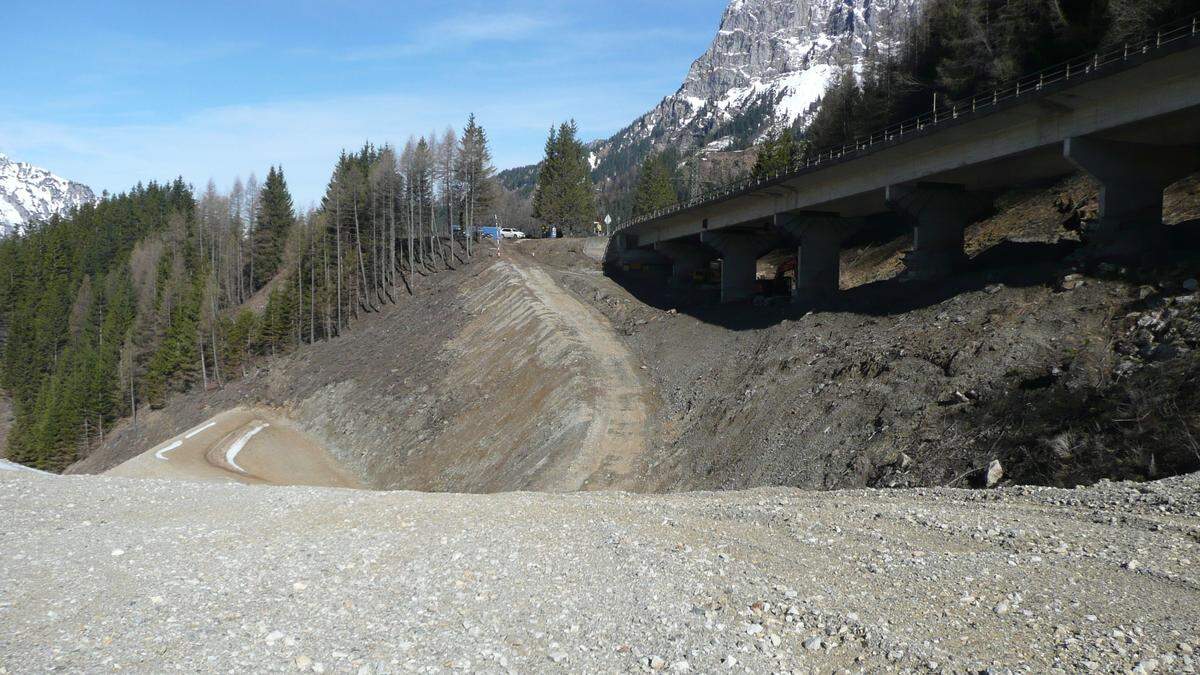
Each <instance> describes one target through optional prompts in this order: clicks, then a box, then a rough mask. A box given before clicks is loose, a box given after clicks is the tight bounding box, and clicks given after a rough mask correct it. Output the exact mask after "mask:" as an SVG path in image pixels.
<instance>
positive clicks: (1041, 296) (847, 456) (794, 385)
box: [523, 176, 1200, 490]
mask: <svg viewBox="0 0 1200 675" xmlns="http://www.w3.org/2000/svg"><path fill="white" fill-rule="evenodd" d="M1166 203H1167V221H1168V223H1169V224H1171V227H1169V228H1168V231H1169V234H1170V236H1171V237H1172V239H1173V241H1175V242H1176V246H1175V247H1174V249H1173V251H1172V256H1171V257H1170V258H1168V259H1167V260H1166V261H1165V262H1163V263H1161V264H1157V265H1155V266H1151V267H1136V266H1130V267H1120V266H1116V265H1099V266H1096V265H1092V264H1088V263H1086V261H1085V260H1084V259H1083V258H1082V257H1080V255H1079V254H1080V251H1079V249H1080V244H1079V239H1080V235H1079V231H1080V229H1081V228H1084V227H1086V226H1087V224H1088V222H1089V220H1090V219H1092V218H1094V216H1095V213H1096V196H1095V186H1094V185H1092V184H1090V183H1089V182H1088V181H1087V180H1085V179H1082V178H1078V177H1077V178H1070V179H1066V180H1064V181H1062V182H1061V183H1059V184H1056V185H1053V186H1049V187H1038V188H1029V189H1022V190H1017V191H1013V192H1011V193H1008V194H1006V195H1002V196H1001V197H1000V199H998V201H997V204H998V210H997V212H996V213H995V214H993V215H992V216H990V217H989V218H987V219H986V220H984V221H981V222H979V223H976V224H973V225H972V226H971V227H970V228H968V231H967V250H968V253H969V254H970V255H971V256H972V260H971V263H970V266H969V268H968V269H967V270H965V271H964V272H963V273H961V274H957V275H955V276H954V277H952V278H950V279H947V280H943V281H939V282H927V283H919V282H912V281H906V280H905V279H904V278H902V277H901V276H899V273H900V272H901V270H902V269H903V265H902V258H903V254H904V251H905V249H906V248H907V247H908V246H909V245H911V241H909V240H908V239H906V237H905V236H903V235H901V236H897V233H902V232H903V227H899V228H898V229H897V227H896V226H895V225H894V224H888V223H885V224H883V225H882V226H881V227H879V228H877V230H876V231H875V232H873V233H868V235H867V236H863V237H859V238H858V239H857V240H856V241H853V242H851V243H850V245H849V246H848V247H847V248H846V249H845V250H844V251H843V257H842V269H843V273H842V285H843V291H842V292H841V293H840V294H839V297H838V298H837V299H835V300H833V301H831V302H827V303H825V304H822V305H813V306H808V307H796V306H792V305H790V304H789V303H788V302H787V298H768V299H765V300H764V299H761V298H760V299H759V301H757V302H755V303H753V304H751V303H745V304H741V305H735V306H718V305H716V304H715V303H714V302H713V299H714V297H715V288H707V289H706V288H705V287H703V286H701V287H699V288H697V289H693V290H691V291H687V292H684V291H680V290H672V289H667V288H666V287H665V286H664V285H663V284H662V283H661V282H660V280H659V279H658V278H655V277H653V276H651V277H649V278H646V277H638V276H636V275H634V274H619V275H618V276H616V278H615V280H614V278H609V277H606V276H605V275H604V274H603V273H602V271H601V269H600V265H599V264H598V263H596V262H595V261H594V259H593V258H591V257H589V256H587V255H585V251H584V250H583V246H582V245H579V244H575V245H574V246H572V245H569V244H568V245H564V244H562V243H559V242H554V243H553V246H552V248H551V249H550V250H547V251H542V250H541V249H538V248H536V246H537V245H539V244H541V242H535V246H534V247H532V248H527V249H523V251H524V252H525V253H526V254H532V255H534V256H535V259H536V260H537V261H539V263H541V264H544V265H547V266H548V267H550V268H551V269H552V270H553V272H554V274H555V276H556V278H557V279H558V281H559V283H560V284H562V285H564V286H567V287H568V288H571V289H572V290H573V291H574V292H575V293H576V294H577V295H578V296H579V297H580V298H583V299H585V300H588V301H590V302H591V303H592V304H594V305H595V306H596V307H598V308H599V309H601V311H604V312H605V313H606V314H607V315H608V317H609V319H610V320H611V321H612V323H613V324H614V325H615V326H617V327H618V329H620V330H621V331H622V332H623V333H625V335H626V339H627V341H628V343H629V344H630V345H631V347H632V349H633V350H634V352H635V353H636V354H638V355H639V356H640V358H641V359H642V362H643V364H644V365H645V367H646V368H647V370H648V373H649V376H650V379H651V380H652V381H653V382H654V385H655V386H656V387H657V389H658V392H659V394H660V396H661V398H662V399H663V405H662V407H661V409H660V412H659V417H658V418H657V419H656V420H655V422H656V426H657V428H658V429H659V434H658V437H657V445H656V448H655V450H654V452H653V453H652V458H653V460H652V465H651V467H650V477H649V480H650V486H651V487H652V488H653V489H658V490H678V489H737V488H747V487H755V486H761V485H792V486H799V487H806V488H818V489H824V488H839V487H856V486H864V485H873V486H903V485H947V484H948V485H958V486H967V485H974V484H979V483H982V482H983V480H984V469H985V468H986V467H987V466H988V465H989V464H990V462H991V461H992V460H999V461H1000V462H1001V464H1002V465H1003V467H1004V471H1005V475H1006V480H1010V481H1015V482H1018V483H1034V484H1047V485H1061V486H1072V485H1077V484H1087V483H1091V482H1094V481H1096V480H1099V479H1101V478H1106V477H1108V478H1130V479H1152V478H1155V477H1161V476H1167V475H1175V474H1179V473H1184V472H1188V471H1194V470H1196V469H1197V468H1200V413H1198V412H1197V411H1198V410H1200V390H1197V388H1196V387H1195V386H1194V382H1195V381H1196V379H1197V377H1200V295H1198V294H1197V289H1196V278H1197V277H1200V245H1198V244H1197V241H1196V240H1197V239H1200V237H1198V235H1200V220H1196V218H1197V217H1200V180H1198V177H1196V176H1193V177H1191V178H1189V179H1186V180H1184V181H1181V182H1180V183H1178V184H1177V185H1175V186H1173V187H1172V188H1171V189H1170V190H1168V192H1167V199H1166ZM872 237H874V239H872ZM761 267H762V264H761V263H760V272H761V271H762V270H761Z"/></svg>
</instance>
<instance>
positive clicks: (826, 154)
mask: <svg viewBox="0 0 1200 675" xmlns="http://www.w3.org/2000/svg"><path fill="white" fill-rule="evenodd" d="M1197 38H1200V13H1197V14H1194V15H1192V16H1191V17H1189V18H1187V19H1183V20H1181V21H1177V22H1173V23H1170V24H1167V25H1165V26H1163V27H1161V28H1159V29H1157V30H1155V31H1154V32H1153V33H1152V34H1148V35H1147V36H1146V37H1145V38H1143V39H1140V40H1135V41H1129V42H1125V43H1123V44H1122V45H1120V46H1116V47H1113V48H1112V49H1108V50H1105V51H1097V52H1093V53H1091V54H1088V55H1086V56H1081V57H1079V58H1076V59H1072V60H1070V61H1065V62H1063V63H1060V64H1057V65H1054V66H1050V67H1048V68H1045V69H1043V70H1040V71H1038V72H1036V73H1033V74H1030V75H1026V76H1023V77H1021V78H1018V79H1016V80H1014V81H1011V82H1009V83H1008V84H1007V85H1005V86H1003V87H1000V88H997V89H993V90H992V91H990V92H988V93H985V94H978V95H976V96H972V97H971V98H970V99H969V100H964V101H960V102H956V103H953V104H951V105H950V106H949V107H947V108H944V109H941V110H939V109H937V108H935V109H933V110H932V111H930V112H927V113H924V114H922V115H918V116H916V117H913V118H910V119H907V120H904V121H903V122H897V123H895V124H892V125H891V126H888V127H886V128H884V129H880V130H879V131H876V132H874V133H872V134H871V135H869V136H866V137H863V138H857V139H855V140H854V142H852V143H847V144H845V145H841V146H838V147H832V148H827V149H825V150H822V151H820V152H817V153H815V154H808V153H806V154H805V155H804V157H802V158H801V159H799V160H797V161H796V162H794V163H792V165H791V166H789V167H788V168H787V169H785V170H782V171H778V172H776V173H773V174H769V175H766V176H759V177H749V178H743V179H740V180H736V181H733V182H731V183H727V184H725V185H722V186H720V187H717V188H713V189H711V190H707V191H705V192H703V193H701V194H699V195H696V196H695V197H693V198H691V199H689V200H687V201H684V202H679V203H676V204H673V205H671V206H667V207H664V208H661V209H657V210H655V211H652V212H650V213H647V214H644V215H642V216H638V217H637V218H632V219H630V220H628V221H626V222H624V223H621V224H620V225H618V226H617V227H616V228H614V229H613V232H614V233H615V232H619V231H621V230H622V229H624V228H627V227H630V226H633V225H637V224H640V223H645V222H648V221H652V220H657V219H659V218H662V217H665V216H669V215H672V214H675V213H680V212H682V211H687V210H688V209H692V208H696V207H697V206H702V205H705V204H710V203H713V202H717V201H721V200H723V199H725V198H727V197H731V196H734V195H738V194H742V193H746V192H753V191H754V190H756V189H758V188H761V187H766V186H768V185H772V184H774V183H777V182H779V181H781V180H786V179H788V178H793V177H795V176H798V175H800V174H803V173H807V172H809V171H811V170H812V169H814V168H819V167H821V166H822V165H825V164H829V163H830V162H832V161H835V160H842V159H845V158H850V157H856V156H861V155H865V154H868V153H870V152H872V151H873V150H875V149H876V148H877V147H883V146H887V145H888V144H891V143H892V142H894V141H896V140H898V139H903V138H908V137H911V136H913V135H914V134H918V133H920V134H924V133H928V131H929V130H930V129H931V128H932V127H937V126H940V125H947V124H948V123H949V122H951V121H955V120H959V119H963V118H967V117H977V116H981V115H984V114H987V113H990V112H992V111H994V110H995V109H996V108H997V107H999V106H1000V105H1002V104H1006V103H1007V102H1009V101H1012V100H1014V99H1025V98H1034V97H1035V96H1037V95H1039V94H1041V93H1042V92H1043V91H1045V90H1046V89H1047V88H1048V87H1052V86H1054V85H1060V84H1062V83H1064V82H1068V81H1071V80H1081V79H1084V78H1089V77H1094V76H1096V74H1097V73H1098V72H1102V71H1104V69H1105V67H1106V66H1113V65H1114V64H1120V63H1125V62H1127V61H1129V60H1130V59H1131V58H1138V57H1141V56H1143V55H1148V54H1151V53H1153V52H1156V51H1159V50H1162V49H1164V48H1166V47H1171V46H1174V45H1175V44H1176V43H1178V42H1180V41H1181V40H1194V39H1197Z"/></svg>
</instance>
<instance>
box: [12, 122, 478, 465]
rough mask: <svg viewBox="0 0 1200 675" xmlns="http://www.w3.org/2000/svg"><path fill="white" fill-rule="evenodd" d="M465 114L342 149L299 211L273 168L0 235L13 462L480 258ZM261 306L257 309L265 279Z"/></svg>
mask: <svg viewBox="0 0 1200 675" xmlns="http://www.w3.org/2000/svg"><path fill="white" fill-rule="evenodd" d="M493 173H494V169H493V168H492V166H491V160H490V153H489V151H488V148H487V137H486V134H485V133H484V131H483V129H482V127H480V126H479V125H478V124H476V122H475V120H474V118H473V117H472V118H471V119H470V120H469V121H468V124H467V126H466V128H465V129H464V131H463V133H462V135H461V137H460V136H459V134H457V133H456V132H454V131H453V130H451V129H447V131H446V133H445V134H443V135H442V136H441V137H439V138H435V137H433V136H430V137H428V138H420V139H412V140H410V141H409V142H408V144H407V145H406V147H405V148H404V150H403V151H401V152H397V151H396V150H394V149H393V148H391V147H389V146H384V147H382V148H377V147H375V146H371V145H367V146H365V147H363V148H362V149H361V150H360V151H358V152H356V153H343V155H342V156H341V157H340V158H339V159H338V161H337V163H336V166H335V168H334V171H333V174H332V177H331V179H330V182H329V186H328V189H327V191H326V194H325V197H324V198H323V200H322V204H321V206H320V207H319V208H317V209H314V210H312V211H310V212H308V213H303V214H297V213H296V212H295V209H294V207H293V203H292V197H291V194H290V192H289V191H288V187H287V182H286V180H285V178H284V173H283V169H282V168H281V167H272V168H271V169H270V171H269V172H268V174H267V177H266V180H265V181H264V183H263V185H262V187H261V188H259V186H258V183H257V181H256V180H255V178H254V177H253V176H251V178H250V179H249V180H248V181H247V182H246V183H242V182H241V181H240V180H238V181H237V182H235V184H234V185H233V187H232V188H231V189H230V190H229V191H228V192H227V193H224V194H222V193H220V192H218V190H217V188H216V187H215V185H213V184H212V183H211V182H210V184H209V185H208V186H207V188H206V189H205V190H204V191H203V192H198V191H194V190H193V188H192V187H191V186H189V185H186V184H185V183H184V182H183V180H182V179H177V180H175V181H173V182H171V183H169V184H157V183H150V184H149V185H144V186H143V185H139V186H137V187H135V188H134V189H132V190H130V191H129V192H126V193H122V194H119V195H115V196H110V197H107V198H105V199H104V200H102V201H100V202H99V203H98V204H96V205H94V206H93V205H87V206H84V207H82V208H80V209H79V210H77V211H75V212H73V213H72V214H71V215H70V216H69V217H66V218H54V219H52V220H50V221H49V222H45V223H36V224H32V225H31V226H29V227H27V228H26V229H25V232H24V233H22V234H19V235H14V236H9V237H6V238H3V239H0V271H2V272H0V351H2V353H3V359H2V361H0V365H2V367H0V388H2V389H4V390H5V391H7V392H8V394H9V395H10V396H11V399H12V409H13V418H14V421H13V425H12V429H11V431H10V433H9V434H8V443H7V449H6V450H5V452H6V454H7V456H8V457H9V458H10V459H13V460H15V461H18V462H21V463H24V464H28V465H30V466H35V467H38V468H42V469H47V470H61V469H63V468H64V467H66V466H67V465H69V464H71V463H72V462H74V461H76V460H77V459H78V458H80V457H82V456H84V455H86V454H87V453H88V451H89V450H90V449H91V448H92V447H94V446H95V445H96V444H98V443H99V442H101V441H102V440H103V437H104V434H105V433H106V432H107V430H109V429H111V427H112V426H113V424H114V423H115V422H116V421H117V420H119V419H121V418H123V417H127V416H129V417H132V418H133V421H134V423H136V420H137V415H138V414H139V412H140V411H144V410H145V409H147V408H158V407H161V406H162V405H164V404H165V403H166V401H167V399H168V397H169V396H170V395H172V394H173V393H178V392H184V391H188V390H190V389H193V388H197V387H202V388H204V389H210V388H218V387H221V386H222V385H223V384H224V383H225V382H227V381H228V380H230V379H236V378H239V377H241V376H243V375H244V374H245V373H246V372H247V368H248V364H250V363H251V362H252V361H254V360H255V359H260V358H264V357H269V356H271V355H274V354H278V353H280V352H284V351H288V350H290V349H292V348H293V347H295V346H296V345H299V344H303V343H312V342H316V341H320V340H325V339H329V338H333V337H336V336H338V335H340V334H341V333H342V332H344V331H345V330H346V329H347V328H348V327H349V326H350V325H351V323H352V322H353V321H354V320H356V319H357V318H359V317H361V316H363V315H364V314H367V313H371V312H375V311H378V309H379V308H380V307H381V306H382V305H383V304H387V303H392V302H394V301H395V299H396V297H397V295H398V294H399V293H404V292H407V293H412V292H416V291H418V290H419V289H420V288H421V287H422V286H423V284H424V283H425V281H424V279H425V277H427V276H428V275H430V274H434V273H436V272H437V271H438V270H444V269H447V268H452V267H454V266H455V265H458V264H460V263H461V261H463V260H466V259H468V258H469V256H470V255H471V253H472V251H471V250H470V249H471V246H470V244H469V243H467V240H466V239H464V238H462V237H458V236H454V233H456V232H463V231H467V232H469V231H471V228H472V227H473V226H474V223H475V222H476V220H477V219H482V218H484V217H486V214H487V212H488V210H489V209H490V208H491V205H492V199H493V185H492V180H493V179H492V174H493ZM268 284H269V290H268V291H264V292H266V293H268V297H267V301H266V303H265V307H264V308H263V309H262V311H253V310H252V309H250V306H249V305H248V304H247V301H248V300H250V299H251V298H252V297H254V295H255V293H256V292H258V291H260V289H263V288H265V287H268Z"/></svg>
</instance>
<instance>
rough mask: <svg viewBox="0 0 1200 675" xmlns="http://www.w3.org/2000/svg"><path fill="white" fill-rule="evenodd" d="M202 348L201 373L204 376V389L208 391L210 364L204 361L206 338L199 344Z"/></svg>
mask: <svg viewBox="0 0 1200 675" xmlns="http://www.w3.org/2000/svg"><path fill="white" fill-rule="evenodd" d="M197 346H198V347H199V348H200V349H199V351H200V374H201V375H203V376H204V391H208V366H207V365H205V363H204V340H201V341H200V344H199V345H197Z"/></svg>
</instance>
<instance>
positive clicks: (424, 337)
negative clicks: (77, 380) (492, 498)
mask: <svg viewBox="0 0 1200 675" xmlns="http://www.w3.org/2000/svg"><path fill="white" fill-rule="evenodd" d="M513 248H515V247H506V248H505V252H504V254H503V255H504V256H505V257H501V258H497V257H495V255H494V253H493V252H488V254H487V255H484V256H481V257H479V258H478V259H477V260H476V261H475V262H474V263H472V264H471V265H466V266H462V267H460V268H459V269H457V270H454V271H446V272H442V273H439V274H436V275H433V276H430V277H423V278H418V280H417V288H418V292H417V294H416V295H415V296H414V297H408V298H405V299H403V300H402V301H401V303H400V304H399V305H397V306H395V307H389V308H386V309H385V310H384V311H382V312H380V313H379V314H377V315H374V316H371V317H368V318H366V319H364V320H362V321H360V322H359V323H358V324H357V325H356V326H355V327H354V328H353V329H352V330H351V331H349V332H348V333H347V335H345V336H344V337H342V338H339V339H337V340H333V341H330V342H326V343H319V344H316V345H310V346H307V347H303V348H301V349H298V350H297V351H296V352H294V353H293V354H290V355H287V356H283V357H280V358H276V359H273V360H271V361H269V362H267V370H264V371H261V372H258V373H254V374H252V375H251V376H250V377H247V378H246V379H245V380H242V381H239V382H236V383H232V384H230V385H228V386H227V387H226V388H225V389H223V390H221V391H217V392H207V393H201V392H197V393H193V394H190V395H187V396H183V397H178V398H176V399H173V400H172V401H171V402H170V404H169V405H168V406H167V407H166V408H164V409H163V410H159V411H152V412H149V413H148V414H145V415H142V416H141V417H140V418H139V421H138V428H137V429H136V430H135V429H134V428H133V425H132V424H131V423H125V424H122V425H120V426H119V427H118V428H117V429H116V430H115V431H114V432H113V433H112V434H111V435H110V436H109V438H108V439H107V441H106V443H105V444H104V446H102V447H101V448H99V449H98V450H97V451H95V452H93V453H92V455H91V456H90V457H88V458H87V459H85V460H83V461H82V462H80V463H78V464H77V465H75V466H74V467H72V469H71V471H72V472H99V471H103V470H105V469H107V468H109V467H111V466H113V465H115V464H117V463H120V462H121V461H124V460H125V459H128V458H129V457H132V456H133V455H135V454H138V453H141V452H143V451H145V450H146V449H148V448H150V447H151V446H154V445H155V444H158V443H162V442H164V441H166V440H168V439H170V438H172V437H174V436H176V435H177V434H179V433H181V432H182V431H184V430H186V429H189V428H192V427H194V426H196V425H197V424H200V423H201V422H202V421H203V420H206V419H208V418H210V417H212V416H213V415H214V414H217V413H219V412H222V411H224V410H228V409H230V408H232V407H234V406H238V405H246V406H263V407H267V408H269V409H270V410H271V411H272V412H273V413H275V414H278V415H281V416H284V417H286V418H287V419H288V420H290V421H291V423H292V424H293V425H295V427H296V428H297V429H298V430H300V431H302V432H304V433H306V434H307V435H308V436H310V437H311V438H313V439H315V441H316V442H317V443H319V444H321V445H322V446H323V447H324V448H325V449H326V450H327V451H328V452H329V453H330V454H331V455H332V456H333V457H335V458H336V459H337V461H338V463H339V464H340V465H341V466H344V467H346V468H347V469H348V470H349V471H351V472H352V473H353V474H354V475H355V476H356V477H357V478H358V479H359V480H361V481H362V482H363V483H364V484H367V485H371V486H374V487H378V488H388V489H396V488H403V489H420V490H446V491H468V492H491V491H500V490H514V489H539V490H575V489H593V488H602V487H622V488H630V489H636V488H638V487H640V486H641V485H642V476H643V475H644V471H643V470H642V467H643V463H644V461H645V457H644V455H645V453H646V450H647V448H648V447H649V442H648V441H647V438H648V435H649V429H648V428H647V420H648V419H649V416H650V414H651V413H650V411H652V409H653V407H654V400H655V399H654V396H653V394H652V393H651V392H650V390H649V389H647V387H646V386H645V383H644V382H643V381H642V375H641V370H640V369H639V367H638V364H637V362H636V361H635V360H634V359H633V358H632V356H631V355H630V353H629V352H628V350H627V349H626V347H625V346H624V345H623V343H622V342H621V341H620V340H618V339H617V337H616V334H615V333H614V332H613V329H612V328H611V326H610V325H609V324H608V321H607V319H606V318H605V317H604V316H603V315H602V314H601V313H600V312H598V311H597V310H595V309H594V308H592V307H590V306H588V305H586V304H584V303H581V302H580V301H579V300H577V299H575V298H574V297H573V296H571V295H570V294H567V293H565V292H563V291H562V290H561V289H559V288H558V287H557V286H556V285H555V283H554V282H553V281H552V280H551V278H550V277H549V276H547V275H546V274H545V273H544V272H542V271H541V270H540V268H539V267H538V266H536V265H529V266H515V265H513V264H512V263H511V262H509V261H508V260H507V259H506V258H507V256H508V255H509V254H510V252H511V251H512V250H513Z"/></svg>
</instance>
